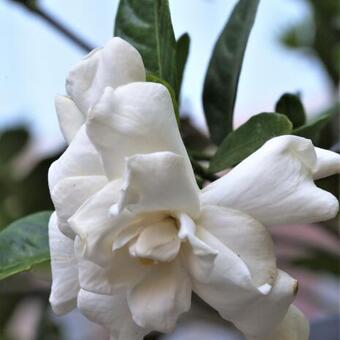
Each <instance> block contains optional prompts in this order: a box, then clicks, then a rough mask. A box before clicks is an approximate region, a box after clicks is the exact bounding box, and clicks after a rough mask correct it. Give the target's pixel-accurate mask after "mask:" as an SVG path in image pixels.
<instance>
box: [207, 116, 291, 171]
mask: <svg viewBox="0 0 340 340" xmlns="http://www.w3.org/2000/svg"><path fill="white" fill-rule="evenodd" d="M292 127H293V126H292V123H291V122H290V120H289V119H288V118H287V117H286V116H285V115H282V114H279V113H260V114H258V115H256V116H253V117H251V118H250V119H249V120H248V121H247V122H245V123H244V124H243V125H241V126H240V127H239V128H238V129H236V130H234V131H233V132H231V133H230V134H229V135H228V136H227V137H226V138H225V139H224V141H223V142H222V144H221V145H220V146H219V148H218V149H217V152H216V154H215V155H214V157H213V158H212V160H211V162H210V169H209V170H210V172H217V171H221V170H223V169H225V168H228V167H232V166H234V165H236V164H238V163H239V162H241V161H242V160H243V159H245V158H246V157H248V156H249V155H251V154H252V153H253V152H255V151H256V150H257V149H259V148H260V147H261V146H262V145H263V144H264V143H265V142H266V141H267V140H269V139H271V138H273V137H276V136H281V135H287V134H290V133H291V132H292Z"/></svg>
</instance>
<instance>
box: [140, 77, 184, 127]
mask: <svg viewBox="0 0 340 340" xmlns="http://www.w3.org/2000/svg"><path fill="white" fill-rule="evenodd" d="M146 80H147V81H150V82H153V83H159V84H162V85H164V86H165V87H166V88H167V89H168V91H169V93H170V96H171V100H172V105H173V107H174V111H175V115H176V119H177V122H178V123H179V110H178V103H177V99H176V94H175V91H174V89H173V88H172V87H171V85H170V84H169V83H168V82H166V81H165V80H164V79H161V78H159V77H157V76H155V75H154V74H147V75H146Z"/></svg>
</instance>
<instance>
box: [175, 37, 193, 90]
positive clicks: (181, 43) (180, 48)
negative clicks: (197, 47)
mask: <svg viewBox="0 0 340 340" xmlns="http://www.w3.org/2000/svg"><path fill="white" fill-rule="evenodd" d="M189 49H190V37H189V34H188V33H184V34H183V35H181V36H180V38H179V39H178V40H177V74H178V92H179V93H180V90H181V86H182V81H183V75H184V69H185V65H186V63H187V60H188V56H189Z"/></svg>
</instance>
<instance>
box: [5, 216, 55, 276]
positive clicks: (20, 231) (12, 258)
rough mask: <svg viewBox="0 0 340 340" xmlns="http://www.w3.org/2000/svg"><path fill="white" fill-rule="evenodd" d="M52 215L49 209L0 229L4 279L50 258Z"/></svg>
mask: <svg viewBox="0 0 340 340" xmlns="http://www.w3.org/2000/svg"><path fill="white" fill-rule="evenodd" d="M50 215H51V212H48V211H45V212H39V213H35V214H32V215H29V216H27V217H24V218H22V219H19V220H17V221H15V222H13V223H11V224H10V225H9V226H8V227H7V228H5V229H4V230H2V231H1V232H0V280H2V279H4V278H6V277H8V276H11V275H14V274H17V273H20V272H22V271H26V270H29V269H31V268H32V266H34V265H36V264H39V263H42V262H44V261H48V260H49V259H50V252H49V245H48V220H49V218H50Z"/></svg>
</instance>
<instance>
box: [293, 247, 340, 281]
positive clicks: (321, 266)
mask: <svg viewBox="0 0 340 340" xmlns="http://www.w3.org/2000/svg"><path fill="white" fill-rule="evenodd" d="M339 260H340V257H339V255H338V254H334V253H331V252H329V251H328V250H324V249H320V248H310V249H308V248H307V255H306V256H305V257H302V258H298V259H294V260H292V261H291V262H292V264H293V265H295V266H297V267H300V268H304V269H308V270H311V271H316V272H324V273H330V274H333V275H335V276H337V277H339V276H340V267H339Z"/></svg>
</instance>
